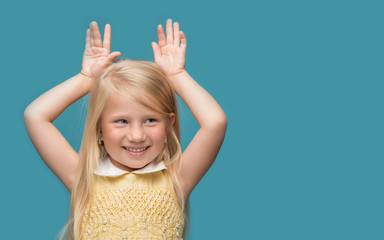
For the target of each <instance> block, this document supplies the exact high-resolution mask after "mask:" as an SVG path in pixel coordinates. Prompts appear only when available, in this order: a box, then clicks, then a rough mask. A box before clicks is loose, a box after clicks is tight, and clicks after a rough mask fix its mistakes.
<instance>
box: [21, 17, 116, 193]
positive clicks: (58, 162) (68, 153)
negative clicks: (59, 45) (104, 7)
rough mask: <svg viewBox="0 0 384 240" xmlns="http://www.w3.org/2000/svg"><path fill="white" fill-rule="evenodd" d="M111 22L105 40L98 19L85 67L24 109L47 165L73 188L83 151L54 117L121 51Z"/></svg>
mask: <svg viewBox="0 0 384 240" xmlns="http://www.w3.org/2000/svg"><path fill="white" fill-rule="evenodd" d="M110 49H111V26H110V25H109V24H107V25H106V26H105V30H104V40H103V41H102V40H101V35H100V32H99V28H98V26H97V23H96V22H92V23H91V24H90V27H89V29H88V30H87V33H86V44H85V50H84V55H83V63H82V70H81V72H80V73H79V74H77V75H76V76H74V77H72V78H70V79H68V80H66V81H65V82H63V83H61V84H59V85H57V86H56V87H54V88H52V89H50V90H49V91H47V92H45V93H44V94H43V95H41V96H39V97H38V98H37V99H35V100H34V101H33V102H32V103H31V104H30V105H29V106H28V107H27V108H26V109H25V111H24V122H25V126H26V128H27V131H28V135H29V137H30V138H31V140H32V143H33V145H34V146H35V148H36V150H37V151H38V153H39V154H40V156H41V158H42V159H43V161H44V162H45V163H46V164H47V166H48V167H49V168H50V169H51V170H52V172H54V173H55V174H56V176H57V177H58V178H59V179H60V180H61V182H62V183H63V184H64V185H65V187H66V188H67V189H68V190H69V191H70V192H71V190H72V184H73V182H74V179H75V172H76V167H77V164H78V161H79V154H78V153H77V152H76V151H75V150H74V149H73V148H72V147H71V145H70V144H69V143H68V142H67V140H66V139H65V138H64V136H63V135H62V134H61V133H60V132H59V130H58V129H57V128H56V127H55V126H54V125H53V123H52V122H53V121H54V120H55V119H56V118H57V117H58V116H59V115H60V114H61V113H62V112H63V111H64V110H65V109H66V108H67V107H68V106H69V105H71V104H72V103H74V102H75V101H77V100H78V99H79V98H81V97H82V96H84V95H86V94H87V93H88V92H89V91H90V90H91V88H92V85H93V83H94V81H95V79H96V78H97V77H98V76H99V74H100V73H101V72H102V71H103V69H105V68H106V67H107V66H108V65H109V64H110V63H111V62H112V61H113V60H114V59H115V58H116V57H118V56H120V52H112V53H110Z"/></svg>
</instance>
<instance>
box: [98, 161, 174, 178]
mask: <svg viewBox="0 0 384 240" xmlns="http://www.w3.org/2000/svg"><path fill="white" fill-rule="evenodd" d="M166 168H167V167H166V166H165V164H164V162H163V161H161V162H158V163H156V162H155V161H152V162H151V163H149V164H148V165H147V166H145V167H143V168H140V169H138V170H135V171H132V172H128V171H126V170H123V169H120V168H118V167H116V166H115V165H113V163H112V162H111V160H110V159H109V157H107V158H104V159H101V160H100V163H99V168H98V169H97V170H96V171H95V173H96V174H97V175H101V176H119V175H123V174H126V173H139V174H144V173H151V172H157V171H161V170H163V169H166Z"/></svg>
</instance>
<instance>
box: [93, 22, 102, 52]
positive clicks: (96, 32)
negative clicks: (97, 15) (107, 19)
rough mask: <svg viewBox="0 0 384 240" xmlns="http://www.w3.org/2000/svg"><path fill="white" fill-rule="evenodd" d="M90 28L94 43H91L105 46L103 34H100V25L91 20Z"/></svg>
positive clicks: (95, 45) (96, 45)
mask: <svg viewBox="0 0 384 240" xmlns="http://www.w3.org/2000/svg"><path fill="white" fill-rule="evenodd" d="M90 29H91V39H92V40H93V44H91V45H92V46H94V47H103V45H102V42H101V35H100V31H99V26H97V23H96V22H91V24H90ZM91 43H92V42H91Z"/></svg>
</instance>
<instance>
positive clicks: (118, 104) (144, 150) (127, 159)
mask: <svg viewBox="0 0 384 240" xmlns="http://www.w3.org/2000/svg"><path fill="white" fill-rule="evenodd" d="M174 120H175V114H173V113H171V114H170V116H169V117H164V116H160V115H159V114H158V113H155V112H153V111H151V110H149V109H147V108H145V107H143V106H142V105H140V104H138V103H136V102H135V101H133V100H132V99H130V98H128V97H126V96H123V95H121V94H118V93H112V94H111V96H110V97H109V99H108V101H107V103H106V105H105V108H104V112H103V114H102V115H101V121H100V122H101V133H100V140H102V141H103V143H104V147H105V149H106V151H107V152H108V155H109V156H110V159H111V162H112V163H113V164H114V165H115V166H116V167H118V168H121V169H123V170H126V171H133V170H136V169H140V168H143V167H145V166H146V165H148V164H149V163H150V162H152V161H153V160H154V159H155V158H156V157H157V156H158V155H159V154H160V152H161V150H162V149H163V147H164V144H165V143H164V140H165V138H166V136H167V128H168V127H167V126H168V125H169V124H173V122H174Z"/></svg>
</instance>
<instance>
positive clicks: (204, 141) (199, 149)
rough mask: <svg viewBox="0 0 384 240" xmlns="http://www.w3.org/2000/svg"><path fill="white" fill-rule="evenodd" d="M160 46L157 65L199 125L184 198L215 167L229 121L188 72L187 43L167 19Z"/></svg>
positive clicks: (184, 175)
mask: <svg viewBox="0 0 384 240" xmlns="http://www.w3.org/2000/svg"><path fill="white" fill-rule="evenodd" d="M157 33H158V43H156V42H153V43H152V49H153V53H154V58H155V62H156V63H157V64H159V65H160V66H161V67H162V69H163V70H164V71H165V72H166V74H167V75H168V77H169V80H170V82H171V84H172V85H173V86H174V89H175V91H176V93H177V94H178V95H179V96H180V97H181V98H182V99H183V101H184V102H185V103H186V104H187V106H188V108H189V109H190V110H191V112H192V114H193V116H194V117H195V118H196V120H197V122H198V123H199V126H200V129H199V130H198V131H197V133H196V135H195V136H194V137H193V139H192V141H191V142H190V143H189V145H188V147H187V148H186V149H185V151H184V152H183V161H182V164H181V166H180V168H179V176H180V178H181V185H182V188H183V192H184V194H185V197H188V196H189V194H190V193H191V192H192V190H193V188H194V187H195V186H196V185H197V183H198V182H199V181H200V180H201V178H202V177H203V176H204V174H205V173H206V172H207V171H208V169H209V168H210V166H211V165H212V164H213V162H214V160H215V158H216V156H217V154H218V152H219V150H220V147H221V144H222V142H223V140H224V136H225V131H226V127H227V118H226V115H225V113H224V111H223V110H222V109H221V107H220V105H219V104H218V103H217V102H216V101H215V99H214V98H213V97H212V96H211V95H210V94H209V93H208V92H207V91H206V90H205V89H204V88H202V87H201V86H200V85H199V84H198V83H197V82H196V81H195V80H194V79H193V78H192V77H191V76H190V75H189V74H188V73H187V71H186V70H185V53H186V49H187V39H186V37H185V34H184V33H183V32H182V31H180V28H179V24H178V23H177V22H175V23H173V24H172V20H171V19H168V20H167V23H166V34H165V33H164V29H163V28H162V26H161V25H159V26H158V27H157Z"/></svg>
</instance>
